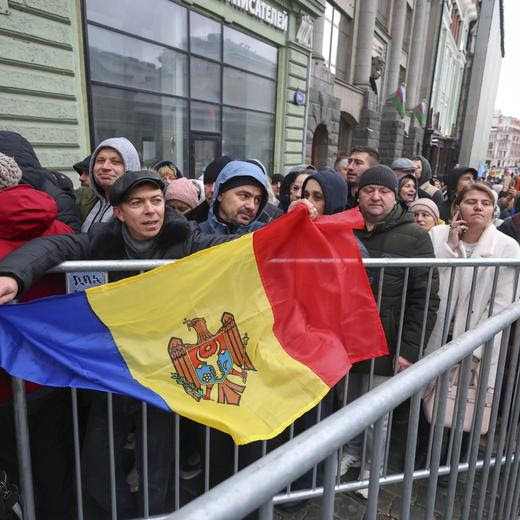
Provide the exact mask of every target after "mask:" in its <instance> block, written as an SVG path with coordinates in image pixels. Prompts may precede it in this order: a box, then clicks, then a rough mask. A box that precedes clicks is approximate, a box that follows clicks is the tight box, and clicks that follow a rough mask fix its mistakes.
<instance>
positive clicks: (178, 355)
mask: <svg viewBox="0 0 520 520" xmlns="http://www.w3.org/2000/svg"><path fill="white" fill-rule="evenodd" d="M362 225H363V219H362V217H361V214H360V213H359V211H358V210H351V211H347V212H344V213H340V214H337V215H332V216H325V217H321V218H320V219H318V220H317V221H315V222H312V221H311V220H310V219H309V218H308V216H307V210H306V209H304V208H300V209H297V210H296V211H293V212H291V213H289V214H288V215H286V216H284V217H282V218H280V219H278V220H276V221H275V222H272V223H271V224H269V225H268V226H266V227H264V228H263V229H261V230H259V231H256V232H255V233H252V234H249V235H245V236H243V237H241V238H238V239H236V240H233V241H231V242H228V243H226V244H222V245H219V246H216V247H212V248H210V249H207V250H205V251H201V252H198V253H195V254H193V255H191V256H189V257H186V258H183V259H182V260H179V261H177V262H174V263H171V264H168V265H165V266H163V267H159V268H157V269H154V270H153V271H149V272H147V273H144V274H140V275H137V276H134V277H131V278H127V279H125V280H121V281H119V282H115V283H110V284H107V285H103V286H100V287H95V288H92V289H88V290H87V291H85V292H84V293H74V294H70V295H64V296H54V297H50V298H45V299H42V300H38V301H34V302H30V303H24V304H18V305H4V306H1V307H0V366H1V367H3V368H4V369H5V370H6V371H7V372H9V373H10V374H11V375H13V376H17V377H21V378H24V379H27V380H29V381H34V382H36V383H40V384H43V385H50V386H70V387H78V388H88V389H94V390H102V391H106V392H116V393H120V394H124V395H128V396H131V397H135V398H137V399H141V400H144V401H146V402H148V403H150V404H152V405H154V406H157V407H159V408H162V409H165V410H173V411H175V412H177V413H179V414H181V415H184V416H186V417H188V418H190V419H193V420H195V421H197V422H200V423H203V424H206V425H208V426H211V427H213V428H218V429H220V430H222V431H224V432H227V433H229V434H230V435H231V436H232V437H233V439H234V440H235V442H236V443H237V444H245V443H248V442H251V441H256V440H261V439H268V438H271V437H274V436H275V435H277V434H278V433H280V432H282V431H283V430H284V429H285V428H286V427H287V426H288V425H290V424H291V423H292V422H293V421H294V420H295V419H297V418H298V417H299V416H300V415H302V414H303V413H304V412H306V411H307V410H309V409H310V408H312V407H313V406H314V405H316V404H317V403H318V402H319V401H320V400H321V399H322V398H323V397H324V396H325V394H326V393H327V392H328V391H329V390H330V388H331V387H333V386H334V385H335V384H336V383H337V382H338V381H339V380H340V379H341V378H342V377H343V376H344V375H345V374H346V372H347V371H348V370H349V368H350V367H351V364H352V363H354V362H356V361H361V360H364V359H368V358H372V357H375V356H381V355H386V354H388V350H387V348H386V341H385V337H384V333H383V329H382V326H381V322H380V320H379V316H378V312H377V307H376V304H375V302H374V298H373V295H372V292H371V289H370V286H369V282H368V279H367V277H366V274H365V270H364V267H363V265H362V262H361V258H360V253H359V249H358V246H357V244H356V241H355V239H354V235H353V231H352V229H353V228H355V227H361V226H362Z"/></svg>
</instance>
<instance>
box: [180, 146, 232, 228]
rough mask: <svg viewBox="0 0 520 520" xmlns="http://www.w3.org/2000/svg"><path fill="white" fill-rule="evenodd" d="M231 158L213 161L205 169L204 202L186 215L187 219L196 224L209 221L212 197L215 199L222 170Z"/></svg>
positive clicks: (225, 156)
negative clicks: (216, 182)
mask: <svg viewBox="0 0 520 520" xmlns="http://www.w3.org/2000/svg"><path fill="white" fill-rule="evenodd" d="M231 161H232V159H231V157H228V156H227V155H223V156H222V157H217V158H216V159H213V161H211V162H210V163H209V164H208V165H207V166H206V168H205V170H204V176H203V179H202V180H203V183H204V200H203V201H202V202H201V203H200V204H199V205H198V206H197V207H196V208H193V209H192V210H190V211H188V213H186V215H185V217H186V218H187V219H188V220H194V221H195V222H204V221H205V220H207V219H208V213H209V205H210V204H211V197H213V190H214V189H215V181H216V180H217V177H218V176H219V173H220V172H221V171H222V168H224V166H226V164H227V163H229V162H231Z"/></svg>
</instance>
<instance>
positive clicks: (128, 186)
mask: <svg viewBox="0 0 520 520" xmlns="http://www.w3.org/2000/svg"><path fill="white" fill-rule="evenodd" d="M146 182H148V183H152V184H155V185H156V186H157V187H158V188H159V189H160V190H161V191H162V192H164V190H165V188H166V185H165V184H164V182H163V180H162V179H161V178H160V177H159V175H157V173H155V172H151V171H146V170H141V171H135V172H126V173H125V174H124V175H122V176H121V177H119V179H117V180H116V182H114V184H112V187H111V188H110V193H109V194H108V197H109V200H110V204H112V206H117V205H118V204H120V203H121V202H123V201H124V200H125V199H126V197H127V195H128V193H129V192H130V190H132V189H133V188H135V187H136V186H138V185H139V184H144V183H146Z"/></svg>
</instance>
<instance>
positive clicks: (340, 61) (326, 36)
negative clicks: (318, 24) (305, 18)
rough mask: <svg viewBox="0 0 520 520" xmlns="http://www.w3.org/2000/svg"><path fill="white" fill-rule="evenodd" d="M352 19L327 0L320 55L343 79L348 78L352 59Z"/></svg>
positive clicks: (346, 79)
mask: <svg viewBox="0 0 520 520" xmlns="http://www.w3.org/2000/svg"><path fill="white" fill-rule="evenodd" d="M352 32H353V20H352V18H350V17H349V16H348V15H346V14H345V13H344V12H342V11H340V10H339V9H337V8H336V7H335V6H334V5H332V4H330V3H328V2H327V4H326V7H325V21H324V26H323V47H322V55H323V57H324V58H325V62H326V64H327V66H328V67H329V68H330V71H331V72H332V73H333V74H335V75H336V77H337V78H340V79H342V80H343V81H348V80H349V73H350V68H351V59H352Z"/></svg>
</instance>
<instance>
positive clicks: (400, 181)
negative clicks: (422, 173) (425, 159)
mask: <svg viewBox="0 0 520 520" xmlns="http://www.w3.org/2000/svg"><path fill="white" fill-rule="evenodd" d="M407 180H412V181H413V183H414V184H415V197H414V198H413V200H417V199H418V198H419V185H418V184H419V183H418V182H417V177H416V176H415V175H414V174H413V173H405V174H404V175H402V176H401V177H399V179H398V180H397V197H398V199H399V200H403V199H402V198H401V194H400V191H401V186H402V185H403V183H404V182H405V181H407Z"/></svg>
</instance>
